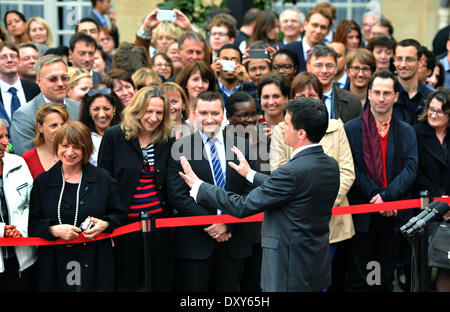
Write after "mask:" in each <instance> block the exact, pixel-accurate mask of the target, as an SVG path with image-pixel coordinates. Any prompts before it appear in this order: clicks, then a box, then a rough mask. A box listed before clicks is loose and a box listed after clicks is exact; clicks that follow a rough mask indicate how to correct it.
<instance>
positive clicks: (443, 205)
mask: <svg viewBox="0 0 450 312" xmlns="http://www.w3.org/2000/svg"><path fill="white" fill-rule="evenodd" d="M434 209H436V211H437V214H436V216H443V215H444V214H445V213H446V212H447V211H448V210H449V209H450V206H449V205H448V204H447V203H446V202H441V203H440V204H439V205H438V206H437V207H436V208H434Z"/></svg>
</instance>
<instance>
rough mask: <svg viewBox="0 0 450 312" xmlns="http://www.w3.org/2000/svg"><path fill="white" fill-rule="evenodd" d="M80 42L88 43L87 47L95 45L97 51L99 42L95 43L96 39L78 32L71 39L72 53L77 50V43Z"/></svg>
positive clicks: (70, 47)
mask: <svg viewBox="0 0 450 312" xmlns="http://www.w3.org/2000/svg"><path fill="white" fill-rule="evenodd" d="M80 41H82V42H84V43H86V45H94V46H95V49H96V50H97V41H95V39H94V38H92V37H91V36H89V35H87V34H85V33H84V32H77V33H75V34H74V35H73V36H72V37H71V38H70V42H69V49H70V51H72V52H73V49H75V45H76V44H77V42H80Z"/></svg>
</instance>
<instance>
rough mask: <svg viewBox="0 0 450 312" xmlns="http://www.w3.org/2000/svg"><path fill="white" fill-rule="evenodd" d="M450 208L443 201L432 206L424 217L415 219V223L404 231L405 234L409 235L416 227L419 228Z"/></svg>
mask: <svg viewBox="0 0 450 312" xmlns="http://www.w3.org/2000/svg"><path fill="white" fill-rule="evenodd" d="M449 209H450V206H449V205H448V204H447V203H445V202H442V203H439V205H438V206H437V207H436V208H433V210H432V211H431V212H430V213H429V214H427V215H426V216H425V217H424V218H422V219H420V220H419V221H417V223H416V224H414V226H413V227H412V228H410V229H409V230H408V231H406V234H408V235H411V233H413V232H415V231H417V230H418V229H421V228H422V227H423V226H425V225H426V224H427V222H428V221H430V220H431V219H433V218H434V217H437V216H442V215H443V214H444V213H446V212H447V211H448V210H449Z"/></svg>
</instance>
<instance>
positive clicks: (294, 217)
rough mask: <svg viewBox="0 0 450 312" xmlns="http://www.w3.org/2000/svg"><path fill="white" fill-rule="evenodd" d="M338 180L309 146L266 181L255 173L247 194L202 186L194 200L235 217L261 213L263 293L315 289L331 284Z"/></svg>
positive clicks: (332, 166) (328, 161) (334, 168)
mask: <svg viewBox="0 0 450 312" xmlns="http://www.w3.org/2000/svg"><path fill="white" fill-rule="evenodd" d="M339 179H340V177H339V166H338V164H337V162H336V160H335V159H334V158H332V157H329V156H327V155H326V154H325V153H324V152H323V148H322V146H313V147H309V148H306V149H304V150H303V151H301V152H299V153H298V154H296V155H295V156H294V157H293V158H292V159H291V160H289V162H288V163H287V164H286V165H284V166H281V167H280V168H278V169H277V170H275V171H274V172H273V173H272V175H271V176H270V177H269V176H266V175H264V174H261V173H256V175H255V178H254V183H253V184H254V185H255V186H257V187H256V188H255V189H254V190H252V191H251V192H250V193H249V194H248V195H247V196H237V195H236V194H234V193H232V192H227V191H226V190H224V189H221V188H218V187H216V186H215V185H212V184H209V183H202V184H201V185H200V188H199V191H198V194H197V202H198V203H200V204H201V205H209V206H213V207H216V208H220V209H223V210H224V211H226V212H227V213H229V214H231V215H233V216H235V217H239V218H242V217H246V216H249V215H254V214H256V213H259V212H262V211H264V220H263V224H262V230H261V235H262V238H261V247H262V248H263V258H262V268H261V288H262V289H263V291H277V292H279V291H321V290H322V289H323V288H326V287H328V286H329V285H330V283H331V265H330V258H329V234H330V233H329V222H330V219H331V210H332V207H333V204H334V201H335V200H336V196H337V193H338V190H339Z"/></svg>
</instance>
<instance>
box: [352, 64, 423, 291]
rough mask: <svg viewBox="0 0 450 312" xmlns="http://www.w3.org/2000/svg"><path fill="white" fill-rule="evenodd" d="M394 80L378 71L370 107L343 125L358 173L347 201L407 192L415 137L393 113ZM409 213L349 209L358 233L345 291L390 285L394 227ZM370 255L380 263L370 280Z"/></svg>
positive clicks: (397, 240)
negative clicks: (376, 277) (376, 276)
mask: <svg viewBox="0 0 450 312" xmlns="http://www.w3.org/2000/svg"><path fill="white" fill-rule="evenodd" d="M396 80H397V79H396V77H395V75H394V74H393V73H391V72H390V71H389V70H386V69H383V70H381V71H379V72H376V73H375V74H374V75H373V76H372V77H371V79H370V81H369V99H370V106H369V109H366V110H364V113H363V115H362V116H361V117H360V118H355V119H353V120H351V121H349V122H347V123H346V124H345V125H344V129H345V132H346V134H347V138H348V141H349V143H350V148H351V150H352V156H353V161H354V164H355V174H356V179H355V182H354V184H353V186H352V187H351V189H350V191H349V192H348V195H347V197H348V200H349V203H350V205H358V204H369V203H370V204H377V203H383V202H390V201H397V200H401V199H408V198H410V196H411V187H412V185H413V183H414V181H415V178H416V171H417V166H418V155H417V142H416V135H415V132H414V130H413V128H412V127H411V126H410V125H409V124H407V123H405V122H402V121H401V120H399V119H398V118H396V117H395V115H394V114H393V113H392V111H393V107H394V103H395V101H396V99H397V97H398V95H399V94H398V92H397V91H396V88H395V85H396V83H397V82H396ZM412 216H413V211H412V209H401V210H394V209H392V210H387V211H380V212H373V213H363V214H354V215H353V224H354V226H355V232H356V234H355V236H353V237H352V238H351V239H350V240H349V245H348V253H347V257H348V258H347V261H346V263H347V269H346V273H347V290H348V291H383V292H391V291H392V290H393V288H394V287H393V284H392V282H393V280H394V270H395V266H396V263H397V259H398V256H399V254H400V246H401V238H402V236H401V235H400V234H399V232H398V231H399V228H400V226H402V225H403V224H405V223H406V222H407V221H408V220H409V219H410V218H411V217H412ZM374 259H375V260H376V261H377V262H378V264H379V265H380V267H381V274H380V275H381V276H380V282H379V283H377V284H376V285H375V284H372V285H369V283H368V282H367V281H368V275H367V274H368V273H369V272H370V271H368V270H367V264H368V263H370V261H373V260H374Z"/></svg>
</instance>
